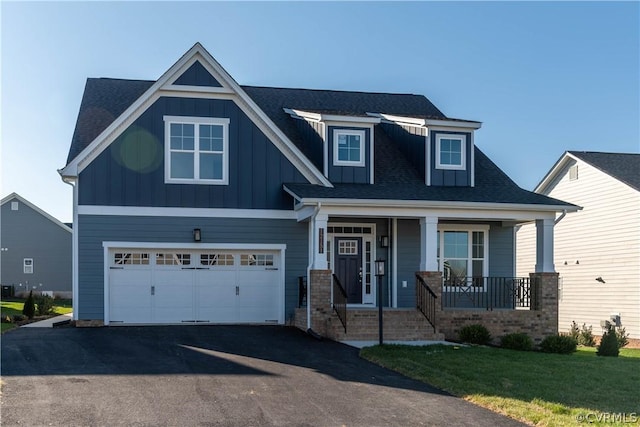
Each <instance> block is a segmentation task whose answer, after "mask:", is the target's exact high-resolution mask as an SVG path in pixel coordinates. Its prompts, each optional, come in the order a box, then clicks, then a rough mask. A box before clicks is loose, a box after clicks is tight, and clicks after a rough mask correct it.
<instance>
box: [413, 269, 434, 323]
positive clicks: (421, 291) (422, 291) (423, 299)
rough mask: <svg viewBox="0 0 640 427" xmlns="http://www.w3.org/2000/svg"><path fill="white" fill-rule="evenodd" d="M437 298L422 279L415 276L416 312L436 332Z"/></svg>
mask: <svg viewBox="0 0 640 427" xmlns="http://www.w3.org/2000/svg"><path fill="white" fill-rule="evenodd" d="M437 299H438V296H437V295H436V294H435V293H434V292H433V291H432V290H431V288H430V287H429V286H428V285H427V283H426V282H425V281H424V279H423V278H422V277H421V276H420V275H418V274H416V306H417V308H418V310H420V312H421V313H422V314H423V315H424V317H426V318H427V321H428V322H429V323H430V324H431V326H433V332H435V331H436V300H437Z"/></svg>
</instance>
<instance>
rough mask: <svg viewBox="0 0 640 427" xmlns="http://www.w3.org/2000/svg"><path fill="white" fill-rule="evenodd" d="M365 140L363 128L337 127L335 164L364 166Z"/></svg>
mask: <svg viewBox="0 0 640 427" xmlns="http://www.w3.org/2000/svg"><path fill="white" fill-rule="evenodd" d="M364 140H365V133H364V131H363V130H348V129H335V130H334V131H333V164H334V166H364V164H365V163H364V158H365V149H364Z"/></svg>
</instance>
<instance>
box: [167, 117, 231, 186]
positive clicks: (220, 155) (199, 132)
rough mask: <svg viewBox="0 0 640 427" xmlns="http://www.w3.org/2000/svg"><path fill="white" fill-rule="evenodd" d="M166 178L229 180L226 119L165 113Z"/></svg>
mask: <svg viewBox="0 0 640 427" xmlns="http://www.w3.org/2000/svg"><path fill="white" fill-rule="evenodd" d="M164 123H165V144H164V148H165V182H167V183H174V184H181V183H182V184H219V185H224V184H228V183H229V119H225V118H213V117H181V116H165V117H164Z"/></svg>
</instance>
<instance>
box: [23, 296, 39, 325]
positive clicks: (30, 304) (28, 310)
mask: <svg viewBox="0 0 640 427" xmlns="http://www.w3.org/2000/svg"><path fill="white" fill-rule="evenodd" d="M22 314H24V315H25V316H27V317H28V318H29V320H31V319H33V316H35V315H36V304H35V301H34V300H33V291H29V297H28V298H27V300H26V301H25V302H24V307H22Z"/></svg>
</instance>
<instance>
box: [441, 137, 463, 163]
mask: <svg viewBox="0 0 640 427" xmlns="http://www.w3.org/2000/svg"><path fill="white" fill-rule="evenodd" d="M466 148H467V137H466V136H465V135H452V134H438V135H436V168H437V169H456V170H464V169H466V167H467V164H466V163H467V162H466V158H467V153H466V151H467V150H466Z"/></svg>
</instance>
